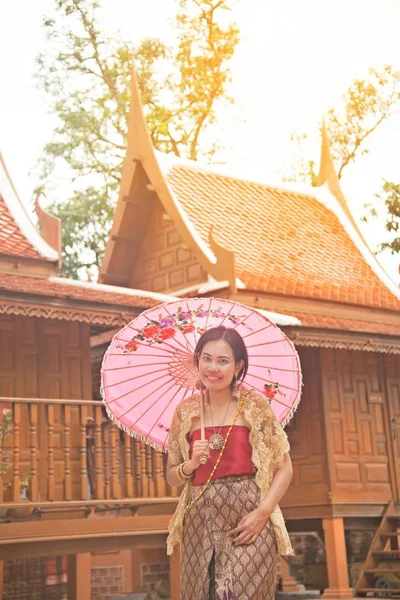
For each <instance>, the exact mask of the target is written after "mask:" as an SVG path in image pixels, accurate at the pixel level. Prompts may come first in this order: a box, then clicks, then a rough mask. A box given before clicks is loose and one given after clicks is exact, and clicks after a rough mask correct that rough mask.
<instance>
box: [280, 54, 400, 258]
mask: <svg viewBox="0 0 400 600" xmlns="http://www.w3.org/2000/svg"><path fill="white" fill-rule="evenodd" d="M399 107H400V71H398V70H395V69H394V68H393V67H392V66H390V65H386V66H385V67H384V68H383V69H381V70H380V71H379V70H377V69H373V68H371V69H369V72H368V76H367V77H366V78H365V79H356V80H354V81H353V82H352V83H351V85H350V86H349V88H348V89H347V91H346V92H345V94H344V95H343V97H342V104H341V106H340V107H338V108H337V109H335V108H331V109H330V110H329V111H328V113H327V117H326V119H325V127H326V129H327V131H328V134H329V139H330V145H331V152H332V158H333V160H334V162H335V165H336V172H337V174H338V178H339V179H341V178H342V176H343V172H344V170H345V169H346V168H347V167H348V166H349V165H350V164H351V163H353V162H354V161H355V160H356V159H357V158H358V157H360V156H362V155H365V154H367V153H368V152H369V147H368V143H369V142H371V141H372V138H373V134H374V133H375V132H376V130H377V129H378V128H379V126H380V125H381V124H382V123H383V122H384V121H387V120H388V119H389V118H390V117H391V116H393V115H394V114H395V113H396V112H397V111H398V110H399ZM291 139H292V141H293V142H295V144H296V146H297V149H298V154H297V160H296V161H295V162H294V164H293V166H292V170H291V173H290V174H289V175H288V176H286V179H287V180H289V181H296V180H302V181H306V182H309V183H311V184H314V183H315V180H316V177H317V173H316V170H315V169H316V165H317V162H316V161H315V160H312V159H310V158H309V157H307V156H306V154H305V146H306V144H307V141H308V135H307V134H305V133H300V134H299V133H296V134H292V138H291ZM399 190H400V185H396V184H393V183H388V182H385V183H384V185H383V187H382V190H381V192H380V193H379V194H376V198H377V200H378V203H379V206H380V208H379V207H378V206H377V207H374V206H372V205H368V206H366V208H368V214H367V215H366V216H365V217H364V220H368V218H369V217H370V216H372V217H374V216H377V215H378V211H379V212H381V211H382V209H383V212H384V213H385V219H386V229H387V231H388V232H392V233H393V232H396V231H398V230H399V198H400V195H399ZM380 249H381V250H383V249H389V250H391V251H392V252H393V253H395V252H399V249H400V240H399V239H398V238H397V239H395V240H394V241H393V242H390V243H389V242H385V243H383V244H381V246H380Z"/></svg>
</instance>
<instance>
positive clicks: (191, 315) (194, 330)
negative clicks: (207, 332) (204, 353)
mask: <svg viewBox="0 0 400 600" xmlns="http://www.w3.org/2000/svg"><path fill="white" fill-rule="evenodd" d="M186 309H187V312H188V313H190V319H191V322H192V327H193V337H194V348H193V354H194V351H195V349H196V346H197V332H196V327H195V324H194V322H193V313H192V311H191V310H190V308H189V302H188V299H187V298H186Z"/></svg>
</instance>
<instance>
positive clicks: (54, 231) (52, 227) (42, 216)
mask: <svg viewBox="0 0 400 600" xmlns="http://www.w3.org/2000/svg"><path fill="white" fill-rule="evenodd" d="M42 193H43V189H42V188H38V189H37V190H36V193H35V210H36V214H37V216H38V219H39V223H40V236H41V237H42V238H43V239H44V241H45V242H46V243H47V244H48V245H49V246H50V247H51V248H53V250H55V251H56V252H57V254H58V257H59V258H58V266H59V267H61V246H62V242H61V219H58V218H57V217H54V216H53V215H51V214H50V213H49V212H47V211H46V210H44V208H42V207H41V206H40V201H39V199H40V196H41V195H42Z"/></svg>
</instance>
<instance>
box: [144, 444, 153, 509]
mask: <svg viewBox="0 0 400 600" xmlns="http://www.w3.org/2000/svg"><path fill="white" fill-rule="evenodd" d="M153 455H154V450H153V448H152V447H151V446H149V445H148V444H146V471H147V481H148V483H147V489H148V491H149V496H150V498H154V496H155V489H154V479H153Z"/></svg>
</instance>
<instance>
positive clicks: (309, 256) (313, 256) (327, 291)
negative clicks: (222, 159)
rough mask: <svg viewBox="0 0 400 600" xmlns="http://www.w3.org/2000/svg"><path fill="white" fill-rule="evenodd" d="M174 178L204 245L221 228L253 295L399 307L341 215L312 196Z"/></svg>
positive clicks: (194, 172) (207, 175)
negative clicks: (255, 291) (360, 249)
mask: <svg viewBox="0 0 400 600" xmlns="http://www.w3.org/2000/svg"><path fill="white" fill-rule="evenodd" d="M167 180H168V183H169V184H170V186H171V188H172V189H173V191H174V193H175V196H176V197H177V199H178V200H179V202H180V203H181V205H182V206H183V208H184V210H185V211H186V213H187V215H188V216H189V218H190V220H191V222H192V224H193V225H194V226H195V228H196V230H197V231H198V232H199V234H200V235H201V237H202V239H203V240H204V241H205V242H206V243H208V234H209V229H210V226H211V225H214V227H215V230H214V231H215V237H216V239H217V240H218V242H219V243H220V244H221V245H222V246H224V247H226V248H229V249H231V250H234V251H235V256H236V265H237V277H239V278H240V279H241V280H242V281H243V283H244V284H245V285H246V287H247V288H248V289H252V290H257V291H265V292H268V293H276V294H284V295H288V296H297V297H302V298H314V299H320V300H321V299H322V300H329V301H333V302H342V303H348V304H354V305H359V306H369V307H374V308H385V309H394V310H399V309H400V300H399V299H398V298H396V296H395V295H394V294H393V293H392V292H391V291H390V289H389V288H388V287H386V285H385V284H384V283H383V282H382V281H381V280H380V278H379V277H378V276H377V274H376V273H375V272H374V271H373V270H372V268H371V267H370V266H369V265H368V263H367V262H366V259H365V258H364V257H363V256H362V254H361V253H360V251H359V250H358V249H357V248H356V246H355V244H354V242H353V241H352V240H351V238H350V236H349V235H348V233H347V232H346V231H345V229H344V227H343V226H342V225H341V223H340V221H339V219H338V217H337V216H336V215H334V214H333V213H332V212H331V211H330V210H328V209H327V208H326V207H324V206H323V205H322V204H321V203H320V202H319V201H318V200H317V199H316V198H313V197H312V196H311V195H306V194H302V193H297V192H292V191H287V190H282V189H278V188H273V187H268V186H266V185H262V184H257V183H253V182H248V181H244V180H241V179H235V178H233V177H229V176H225V175H219V174H216V173H213V172H207V171H202V170H199V169H197V168H192V167H190V166H187V165H179V164H176V165H174V166H172V168H170V169H169V170H168V171H167Z"/></svg>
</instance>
